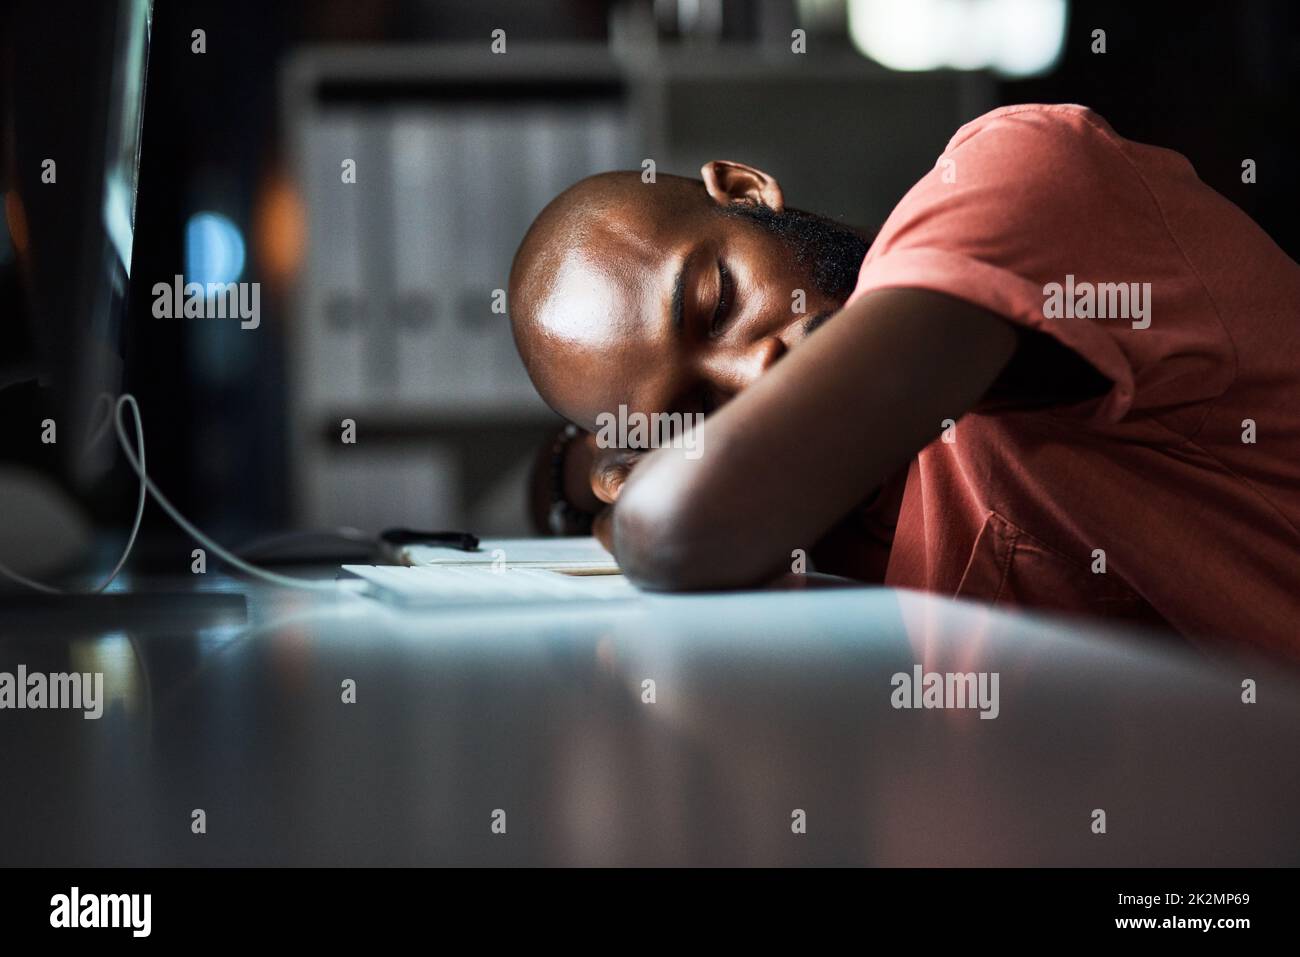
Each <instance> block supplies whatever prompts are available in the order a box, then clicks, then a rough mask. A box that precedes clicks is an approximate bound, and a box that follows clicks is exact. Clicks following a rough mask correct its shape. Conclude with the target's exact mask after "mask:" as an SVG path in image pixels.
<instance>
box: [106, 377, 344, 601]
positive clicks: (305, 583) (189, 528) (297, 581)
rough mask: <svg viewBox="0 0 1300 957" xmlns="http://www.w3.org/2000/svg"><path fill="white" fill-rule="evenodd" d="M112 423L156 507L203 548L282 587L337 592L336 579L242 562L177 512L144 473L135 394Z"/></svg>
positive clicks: (120, 402)
mask: <svg viewBox="0 0 1300 957" xmlns="http://www.w3.org/2000/svg"><path fill="white" fill-rule="evenodd" d="M128 403H129V404H130V406H131V412H132V414H133V415H134V416H135V430H136V435H137V437H138V438H139V440H140V451H141V455H140V458H139V460H137V459H136V457H135V455H134V454H133V453H132V452H131V443H130V442H129V441H127V437H126V428H125V426H124V425H123V424H122V408H123V407H124V406H125V405H127V404H128ZM114 425H116V426H117V440H118V443H119V444H120V445H121V446H122V452H123V454H124V455H126V460H127V461H128V462H130V463H131V468H133V469H135V473H136V475H138V476H140V482H141V483H142V484H143V485H144V486H145V487H147V488H148V489H149V494H150V495H152V496H153V500H154V501H155V502H157V503H158V507H159V508H161V509H162V510H163V511H164V512H166V513H167V515H168V516H169V517H170V518H171V520H172V521H173V522H175V523H176V524H177V525H179V526H180V527H181V528H182V529H183V530H184V531H185V532H186V533H187V534H188V535H189V536H190V537H191V538H193V539H194V540H195V541H196V542H198V543H199V544H200V545H202V546H204V547H205V548H207V549H209V550H210V551H212V552H213V553H215V554H216V555H217V556H218V557H219V558H221V559H222V560H223V561H225V562H226V563H227V564H230V565H233V566H235V567H236V568H238V569H239V570H240V571H242V572H244V573H245V574H247V575H252V576H253V577H254V578H260V579H262V580H263V581H266V582H270V583H271V584H272V585H280V586H282V587H284V588H305V589H307V590H309V591H337V590H338V583H337V582H335V581H320V580H317V579H311V578H291V577H290V576H288V575H280V574H277V573H275V572H268V571H266V570H265V569H262V568H258V567H257V566H255V565H250V564H249V563H248V562H246V561H244V560H243V559H242V558H240V557H239V556H238V555H235V554H233V553H231V552H229V551H227V550H226V549H224V548H222V547H221V546H220V545H218V544H217V543H216V542H214V541H213V540H212V539H210V538H208V536H206V535H204V534H203V533H202V532H201V531H199V530H198V529H197V528H195V527H194V526H193V525H191V524H190V522H189V520H188V519H186V518H185V516H184V515H182V514H181V513H180V512H178V511H177V510H176V506H174V505H173V504H172V503H171V502H169V501H168V500H167V496H165V495H163V493H162V492H160V491H159V490H158V486H156V485H154V484H153V479H151V478H149V476H148V474H147V473H146V472H145V467H144V454H143V453H144V426H143V425H142V424H141V422H140V407H139V406H138V405H137V404H136V401H135V396H133V395H131V393H129V392H124V393H123V394H122V396H121V398H119V399H118V400H117V415H116V416H115V418H114Z"/></svg>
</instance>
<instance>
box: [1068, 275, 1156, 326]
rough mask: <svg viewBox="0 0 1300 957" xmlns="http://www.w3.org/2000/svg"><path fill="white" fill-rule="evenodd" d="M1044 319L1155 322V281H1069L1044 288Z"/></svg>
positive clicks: (1134, 323) (1069, 278)
mask: <svg viewBox="0 0 1300 957" xmlns="http://www.w3.org/2000/svg"><path fill="white" fill-rule="evenodd" d="M1043 318H1044V319H1131V320H1132V325H1133V328H1134V329H1146V328H1148V327H1149V326H1150V325H1151V283H1149V282H1099V283H1091V282H1075V281H1074V273H1067V274H1066V276H1065V282H1064V283H1059V282H1049V283H1048V284H1047V285H1045V286H1044V287H1043Z"/></svg>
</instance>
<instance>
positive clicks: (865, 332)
mask: <svg viewBox="0 0 1300 957" xmlns="http://www.w3.org/2000/svg"><path fill="white" fill-rule="evenodd" d="M1014 348H1015V335H1014V333H1013V332H1012V329H1011V327H1010V325H1009V324H1007V323H1006V322H1005V321H1004V320H1002V319H1000V318H998V317H996V316H994V315H993V314H991V313H988V312H986V311H984V310H982V309H978V308H977V307H974V306H971V305H969V304H966V303H962V302H958V301H957V300H953V299H950V298H948V297H946V296H941V295H938V294H935V293H928V292H922V291H919V290H911V289H899V290H883V291H881V292H877V293H874V294H872V295H869V296H865V297H863V298H862V299H860V300H858V301H857V302H855V303H854V304H853V305H852V306H851V307H849V308H848V309H846V310H844V311H843V312H841V313H840V314H839V315H838V316H837V317H836V318H835V319H834V320H833V321H832V322H830V323H828V324H827V326H826V327H825V328H824V329H823V330H821V331H820V332H818V333H817V335H816V336H814V337H812V338H810V339H809V340H808V342H806V343H805V344H804V345H803V346H801V347H800V348H798V349H796V350H795V351H794V352H792V353H791V354H790V355H789V356H788V357H787V358H785V359H784V360H782V362H781V363H780V364H779V365H777V366H776V367H775V368H773V369H772V370H771V371H770V372H769V373H768V374H766V375H764V376H763V377H762V378H760V379H759V380H758V381H757V382H756V383H755V384H754V385H753V386H751V387H750V388H749V389H747V390H746V391H745V392H744V393H742V394H741V395H740V396H738V397H737V398H736V399H735V400H733V401H732V402H731V403H729V404H728V405H727V406H726V407H724V408H723V409H722V410H720V411H719V412H718V413H717V414H716V415H715V416H713V417H712V418H711V419H710V420H709V421H708V422H706V423H704V425H703V426H702V433H701V435H700V436H699V448H700V449H701V450H702V454H701V455H700V457H699V458H698V459H694V460H692V459H688V458H686V457H685V455H683V454H682V452H681V451H680V450H674V449H660V450H659V451H656V452H655V453H653V454H651V455H648V456H646V458H645V459H644V460H643V461H642V462H641V463H640V464H639V465H638V467H637V468H636V470H635V471H634V473H633V474H632V476H631V478H630V479H629V480H628V482H627V485H626V486H625V488H624V490H623V494H622V495H621V496H620V498H619V501H618V505H617V506H616V508H615V510H614V515H613V524H612V535H611V539H612V544H613V550H614V553H615V555H616V556H617V557H618V559H619V563H620V565H622V566H623V568H624V570H625V571H626V572H627V573H628V575H629V576H630V577H632V578H633V579H634V580H636V581H638V582H639V583H641V584H643V585H645V586H647V587H652V588H668V589H693V588H720V587H721V588H725V587H736V586H744V585H751V584H756V583H758V582H761V581H764V580H766V579H767V578H770V577H771V576H772V575H773V574H776V573H777V572H779V571H781V570H783V569H784V568H785V567H786V566H787V564H788V562H789V555H790V552H791V551H792V550H793V549H795V548H803V549H810V548H811V547H812V546H813V544H814V543H815V542H816V541H817V540H818V539H819V538H821V537H822V535H823V534H824V533H825V532H826V531H827V530H828V529H829V528H830V527H831V526H832V525H833V524H835V522H836V521H837V520H838V519H839V518H841V517H842V516H843V515H844V514H845V513H846V512H847V511H848V510H849V509H850V508H852V507H853V505H854V504H855V503H856V502H858V501H860V500H861V499H862V497H863V495H864V494H865V493H866V491H867V490H869V489H871V488H873V487H875V486H877V485H878V484H880V483H881V482H882V481H883V480H884V479H885V478H886V477H888V476H889V475H890V474H891V473H892V472H893V471H894V470H896V469H897V468H898V467H899V466H901V465H902V464H903V463H905V462H906V461H907V460H908V459H909V458H910V457H911V456H913V455H915V454H916V452H917V451H919V450H920V449H921V448H923V447H924V446H925V445H926V444H927V443H928V442H929V441H931V440H932V439H933V437H934V436H935V435H936V434H937V433H938V431H939V430H940V428H941V423H942V421H943V420H944V419H945V418H952V419H957V418H959V417H960V416H961V415H962V414H963V413H964V412H965V411H966V410H967V409H968V408H970V406H971V405H973V404H974V403H975V402H976V401H978V400H979V398H980V397H981V396H982V395H983V393H984V392H985V390H987V388H988V386H989V385H990V384H991V383H992V382H993V381H994V380H995V379H996V377H997V375H998V373H999V372H1000V371H1001V369H1002V368H1003V366H1004V365H1005V364H1006V362H1007V360H1008V359H1009V358H1010V356H1011V354H1012V352H1013V351H1014Z"/></svg>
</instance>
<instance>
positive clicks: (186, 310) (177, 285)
mask: <svg viewBox="0 0 1300 957" xmlns="http://www.w3.org/2000/svg"><path fill="white" fill-rule="evenodd" d="M153 297H154V298H153V315H154V318H155V319H239V320H241V321H240V323H239V328H241V329H256V328H257V327H258V326H259V325H260V324H261V322H262V310H261V301H262V284H261V283H258V282H210V283H206V284H205V283H198V282H186V281H185V277H184V276H182V275H180V274H177V275H175V276H173V277H172V281H171V282H170V283H166V282H156V283H154V284H153Z"/></svg>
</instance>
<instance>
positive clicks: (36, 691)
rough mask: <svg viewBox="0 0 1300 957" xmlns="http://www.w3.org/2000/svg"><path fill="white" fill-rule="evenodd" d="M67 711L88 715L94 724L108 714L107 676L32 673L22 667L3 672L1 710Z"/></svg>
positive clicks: (0, 676) (0, 688)
mask: <svg viewBox="0 0 1300 957" xmlns="http://www.w3.org/2000/svg"><path fill="white" fill-rule="evenodd" d="M6 708H10V709H13V710H16V711H23V710H28V709H30V710H33V711H37V710H43V709H54V710H65V709H76V710H80V711H82V712H84V713H83V714H82V717H83V718H85V719H87V720H89V721H94V720H96V719H98V718H99V717H100V716H101V715H103V713H104V673H103V672H102V671H96V672H93V673H92V672H89V671H86V672H81V671H73V672H71V673H69V672H63V671H56V672H50V673H48V674H47V673H45V672H42V671H33V672H30V673H29V672H28V671H27V666H26V665H19V666H18V670H17V672H16V673H14V672H9V671H0V711H2V710H4V709H6Z"/></svg>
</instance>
